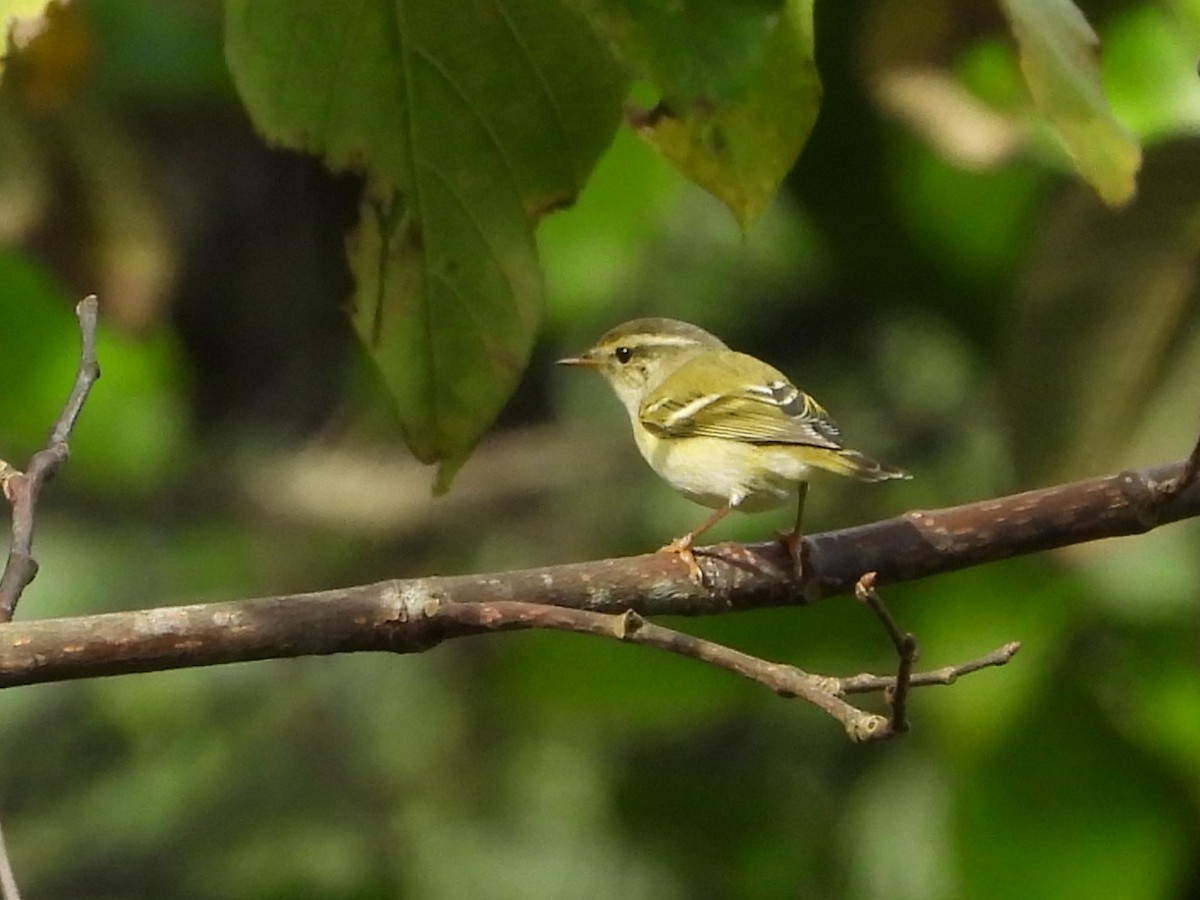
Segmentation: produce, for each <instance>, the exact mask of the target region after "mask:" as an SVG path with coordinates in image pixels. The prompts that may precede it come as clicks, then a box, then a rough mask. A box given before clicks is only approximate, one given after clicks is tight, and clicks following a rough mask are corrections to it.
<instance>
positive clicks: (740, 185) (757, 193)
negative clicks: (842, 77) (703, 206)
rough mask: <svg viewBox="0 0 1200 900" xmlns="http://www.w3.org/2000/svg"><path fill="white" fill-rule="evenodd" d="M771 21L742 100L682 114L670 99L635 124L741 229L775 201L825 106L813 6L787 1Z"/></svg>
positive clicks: (695, 106)
mask: <svg viewBox="0 0 1200 900" xmlns="http://www.w3.org/2000/svg"><path fill="white" fill-rule="evenodd" d="M772 20H773V27H772V28H771V31H770V33H769V34H768V36H767V39H766V42H765V45H764V47H763V50H762V54H761V56H760V58H759V59H758V61H757V64H756V65H755V66H754V67H753V68H752V69H751V70H750V71H749V74H748V78H747V80H746V83H745V85H744V87H743V88H742V90H741V91H740V92H738V93H736V94H735V95H733V96H730V97H726V98H724V99H722V98H712V99H703V98H701V99H697V100H695V101H693V102H691V103H690V104H689V105H688V106H686V107H684V108H682V109H673V108H672V107H671V103H670V100H669V99H666V100H665V101H664V103H663V104H662V105H660V107H659V108H658V109H656V110H654V111H653V112H652V113H650V114H648V115H646V116H643V117H640V118H639V119H638V120H637V121H635V123H634V124H635V126H637V128H638V131H639V133H640V134H641V135H642V136H643V137H644V138H646V140H647V141H649V142H650V143H651V144H652V145H653V146H655V147H656V148H657V149H658V150H659V152H661V153H662V154H663V155H664V156H666V157H667V158H668V159H669V160H671V162H672V163H674V164H675V165H676V166H677V167H678V168H679V169H680V170H682V171H683V173H684V174H686V175H687V176H688V177H689V178H691V179H692V180H693V181H695V182H697V183H698V184H700V185H701V186H703V187H704V188H706V189H707V190H708V191H710V192H711V193H713V194H714V195H716V196H717V197H719V198H720V199H721V200H722V201H724V202H725V204H726V205H727V206H728V207H729V208H730V209H731V210H732V211H733V214H734V215H735V216H736V217H737V220H738V222H739V224H740V225H741V226H742V228H743V229H745V228H749V227H750V226H751V225H752V224H754V222H755V221H756V220H757V219H758V217H759V216H760V215H762V213H763V211H764V210H765V209H766V208H767V205H768V204H769V203H770V202H771V199H772V198H773V197H774V196H775V192H776V191H777V190H778V188H779V185H780V183H781V182H782V181H783V179H784V177H785V176H786V175H787V173H788V171H789V170H790V169H791V167H792V165H793V164H794V163H795V161H796V157H797V156H798V155H799V154H800V151H801V149H803V147H804V143H805V141H806V140H807V139H808V135H809V132H810V131H811V130H812V126H813V123H814V122H815V121H816V118H817V110H818V109H819V107H820V102H821V82H820V79H819V77H818V75H817V69H816V63H815V61H814V58H813V30H812V2H811V0H788V3H787V4H786V5H785V6H784V8H783V9H782V10H780V11H779V12H778V13H777V14H775V15H774V16H772Z"/></svg>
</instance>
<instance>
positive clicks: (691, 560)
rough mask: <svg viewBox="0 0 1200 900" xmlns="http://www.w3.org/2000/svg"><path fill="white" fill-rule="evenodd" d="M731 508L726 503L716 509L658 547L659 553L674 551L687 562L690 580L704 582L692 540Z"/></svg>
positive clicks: (730, 505) (727, 513) (720, 518)
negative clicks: (667, 542)
mask: <svg viewBox="0 0 1200 900" xmlns="http://www.w3.org/2000/svg"><path fill="white" fill-rule="evenodd" d="M731 509H733V504H732V503H726V504H725V505H724V506H722V507H721V508H720V509H718V510H716V511H715V512H714V513H713V514H712V515H711V516H709V517H708V518H707V519H705V520H704V521H703V522H701V523H700V524H699V525H697V526H696V527H695V528H693V529H692V530H691V531H689V532H688V533H687V534H685V535H683V536H682V537H677V538H675V540H673V541H671V543H669V544H667V545H666V546H665V547H660V548H659V550H658V552H659V553H674V554H676V555H677V556H678V557H679V558H680V559H682V560H683V561H684V562H685V563H687V567H688V571H689V572H690V573H691V575H692V580H693V581H695V582H697V583H698V584H703V583H704V573H703V572H702V571H701V570H700V564H699V563H697V562H696V554H695V552H694V551H693V550H692V542H693V541H695V540H696V538H698V537H699V536H700V535H702V534H703V533H704V532H706V531H708V529H710V528H712V527H713V526H714V525H716V524H717V523H718V522H720V521H721V520H722V519H723V518H725V516H727V515H729V511H730V510H731Z"/></svg>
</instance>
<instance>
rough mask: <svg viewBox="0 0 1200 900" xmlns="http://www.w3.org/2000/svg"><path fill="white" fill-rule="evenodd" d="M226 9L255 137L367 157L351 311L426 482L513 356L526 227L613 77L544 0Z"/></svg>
mask: <svg viewBox="0 0 1200 900" xmlns="http://www.w3.org/2000/svg"><path fill="white" fill-rule="evenodd" d="M226 27H227V32H226V41H227V57H228V60H229V64H230V67H231V69H232V71H233V74H234V80H235V83H236V85H237V88H238V90H239V92H240V93H241V95H242V98H243V100H244V101H245V103H246V105H247V106H248V107H249V109H250V112H251V115H252V116H253V117H254V120H255V122H256V124H257V125H258V127H259V128H260V129H261V130H262V131H263V132H264V133H265V134H266V135H267V137H268V138H270V139H271V140H274V141H276V142H278V143H281V144H284V145H286V146H289V147H294V148H297V149H303V150H308V151H311V152H314V153H318V154H320V155H321V156H322V157H323V158H324V159H325V160H326V162H327V163H328V164H329V165H330V166H331V167H332V168H335V169H348V170H354V171H359V172H362V173H364V174H365V175H366V181H367V186H366V192H365V197H364V201H363V207H362V216H361V219H360V223H359V227H358V230H357V232H356V233H355V234H354V235H353V236H352V238H351V240H350V245H349V251H350V261H351V266H352V268H353V269H354V272H355V274H356V275H357V277H358V285H357V290H356V293H355V297H354V301H353V310H352V318H353V321H354V326H355V328H356V329H357V331H358V333H359V335H360V336H361V337H362V338H363V339H364V341H365V342H366V343H367V346H368V347H369V349H370V351H371V354H372V356H373V357H374V359H375V360H376V362H377V363H378V365H379V367H380V370H381V372H382V373H383V376H384V379H385V381H386V383H387V385H388V387H389V389H390V390H391V392H392V393H393V395H394V396H395V398H396V402H397V406H398V409H399V412H400V416H401V420H402V425H403V427H404V432H405V437H406V439H407V441H408V443H409V446H410V447H411V448H412V450H413V452H414V453H415V454H416V455H417V457H418V458H420V459H422V460H424V461H426V462H442V463H445V464H448V465H444V467H443V470H442V472H441V475H440V480H439V484H440V485H441V486H444V485H445V484H446V483H447V482H448V480H449V478H450V476H451V475H452V474H453V471H454V470H455V469H456V468H457V467H458V465H460V464H461V463H462V461H463V460H465V458H466V456H467V454H468V453H469V452H470V450H471V448H472V447H473V446H474V444H475V443H476V442H477V441H478V439H479V438H480V436H481V435H482V434H483V432H484V430H485V429H486V428H487V426H488V425H489V424H490V422H491V421H492V419H493V418H494V417H495V416H496V414H497V413H498V412H499V410H500V408H501V406H502V405H503V404H504V402H505V401H506V400H507V399H508V396H509V394H510V393H511V391H512V389H513V387H514V386H515V384H516V382H517V379H518V377H519V375H520V373H521V371H522V370H523V368H524V366H525V364H526V362H527V360H528V356H529V352H530V348H531V346H532V343H533V337H534V333H535V330H536V327H537V324H538V321H539V318H540V316H541V311H542V301H543V284H542V274H541V269H540V268H539V265H538V259H537V252H536V245H535V242H534V234H533V233H534V228H535V227H536V225H537V222H538V220H539V219H540V218H541V217H542V216H544V215H546V214H547V213H549V212H552V211H554V210H555V209H559V208H562V207H564V206H568V205H570V204H571V203H572V202H573V201H574V198H575V196H576V194H577V193H578V192H579V190H580V188H581V187H582V185H583V183H584V181H585V180H586V178H587V176H588V174H589V172H590V171H591V168H592V166H593V165H594V164H595V162H596V160H597V159H598V158H599V157H600V155H601V154H602V153H603V152H604V150H605V148H606V147H607V146H608V144H609V142H610V141H611V139H612V135H613V133H614V132H615V130H616V128H617V126H618V125H619V122H620V107H621V103H622V101H623V99H624V97H625V94H626V92H627V89H628V81H627V79H626V77H625V75H624V74H623V72H621V71H620V70H619V69H618V67H617V66H616V64H615V63H614V62H613V61H612V59H611V58H610V56H609V55H608V53H607V51H606V50H605V49H604V48H603V46H601V45H600V43H599V41H598V40H597V39H596V37H595V36H594V35H593V33H592V32H591V31H590V29H589V28H588V27H587V25H586V23H585V22H584V21H583V20H582V19H581V18H580V17H579V16H578V15H577V14H576V13H575V12H573V11H571V10H568V9H566V8H565V7H563V6H560V5H559V4H557V3H539V4H523V3H511V4H506V3H495V2H492V3H484V2H481V0H473V2H467V3H460V4H455V5H454V7H453V9H452V10H451V9H450V8H449V7H447V6H446V5H444V4H441V3H437V2H434V0H407V2H406V0H400V2H386V0H357V2H354V3H337V4H334V3H327V2H323V0H301V2H296V0H254V2H251V0H229V2H228V7H227V26H226Z"/></svg>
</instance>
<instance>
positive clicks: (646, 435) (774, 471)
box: [634, 427, 808, 512]
mask: <svg viewBox="0 0 1200 900" xmlns="http://www.w3.org/2000/svg"><path fill="white" fill-rule="evenodd" d="M634 437H635V439H636V440H637V445H638V449H639V450H641V452H642V456H643V457H645V459H646V462H648V463H649V464H650V467H651V468H652V469H654V471H655V472H657V473H658V475H659V476H660V477H661V478H662V479H663V480H664V481H666V482H667V483H668V484H670V485H671V487H673V488H675V490H677V491H679V492H680V493H681V494H683V495H684V496H685V497H687V498H688V499H689V500H693V501H695V502H696V503H700V504H702V505H704V506H709V507H712V508H714V509H716V508H719V507H722V506H725V505H726V504H727V503H729V504H732V505H733V506H735V507H737V508H739V509H741V510H745V511H747V512H756V511H759V510H764V509H771V508H773V507H776V506H779V505H780V504H781V503H783V502H785V501H786V500H787V499H788V498H789V497H790V496H792V495H793V494H794V493H795V490H796V487H797V485H798V484H799V483H800V482H801V481H803V480H804V479H805V477H806V475H807V472H808V466H806V465H805V464H804V463H803V462H801V461H800V460H799V459H798V458H797V455H796V454H795V453H792V452H789V450H788V448H786V447H778V448H776V447H767V446H762V445H754V444H749V443H743V442H741V441H732V440H728V439H725V438H712V437H688V438H660V437H657V436H656V435H654V434H653V433H651V432H650V431H648V430H647V429H645V428H636V427H635V428H634Z"/></svg>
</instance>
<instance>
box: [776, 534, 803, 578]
mask: <svg viewBox="0 0 1200 900" xmlns="http://www.w3.org/2000/svg"><path fill="white" fill-rule="evenodd" d="M777 536H778V538H779V543H781V544H782V545H783V549H784V550H785V551H786V552H787V555H788V559H790V560H791V562H792V577H793V578H795V579H796V580H797V581H799V580H800V579H801V577H802V576H803V575H804V557H805V556H807V555H808V546H807V545H806V544H805V543H804V535H803V534H801V533H800V531H799V529H794V530H792V531H781V532H779V533H778V535H777Z"/></svg>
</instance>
